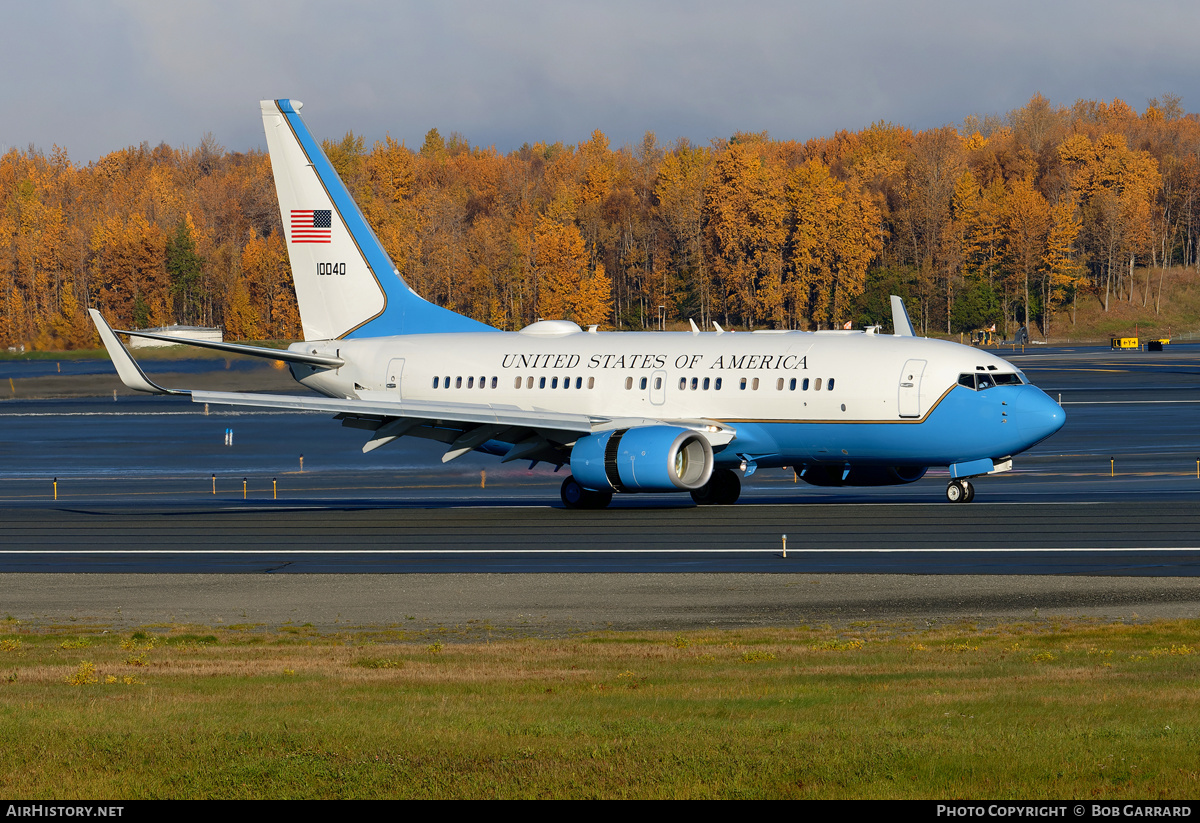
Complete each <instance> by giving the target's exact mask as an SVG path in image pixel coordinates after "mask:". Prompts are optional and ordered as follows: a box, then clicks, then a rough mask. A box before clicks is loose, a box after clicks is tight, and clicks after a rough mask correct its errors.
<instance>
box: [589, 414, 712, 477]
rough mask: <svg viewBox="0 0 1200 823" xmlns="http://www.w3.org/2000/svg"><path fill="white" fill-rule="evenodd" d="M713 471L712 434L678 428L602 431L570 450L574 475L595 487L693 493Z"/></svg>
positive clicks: (661, 427) (660, 427)
mask: <svg viewBox="0 0 1200 823" xmlns="http://www.w3.org/2000/svg"><path fill="white" fill-rule="evenodd" d="M712 470H713V451H712V446H711V445H710V444H709V442H708V440H707V438H705V437H704V435H702V434H700V433H699V432H696V431H692V430H691V429H684V428H680V427H678V426H641V427H638V428H634V429H616V430H614V431H607V432H601V433H600V434H593V435H589V436H587V437H583V438H580V439H579V440H578V441H576V443H575V446H574V448H572V449H571V475H572V476H573V477H574V478H575V479H576V480H577V481H578V482H579V483H580V485H582V486H583V487H584V488H586V489H592V490H594V491H606V490H608V489H615V490H616V491H619V492H678V491H691V490H692V489H698V488H700V487H701V486H703V485H704V484H705V483H707V482H708V478H709V477H710V476H711V475H712Z"/></svg>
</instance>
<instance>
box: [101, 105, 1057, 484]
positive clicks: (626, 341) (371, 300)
mask: <svg viewBox="0 0 1200 823" xmlns="http://www.w3.org/2000/svg"><path fill="white" fill-rule="evenodd" d="M300 107H301V104H300V103H298V102H295V101H291V100H286V99H281V100H264V101H262V104H261V109H262V117H263V125H264V129H265V132H266V137H267V146H268V149H269V152H270V156H271V166H272V172H273V174H274V178H275V186H276V192H277V194H278V196H279V205H280V209H281V212H282V217H283V228H284V234H285V238H286V241H287V248H288V255H289V258H290V260H291V265H292V279H293V283H294V285H295V290H296V298H297V303H298V305H299V309H300V317H301V322H302V325H303V328H304V338H305V339H304V342H302V343H296V344H293V345H292V346H291V347H290V348H289V349H288V351H286V352H279V351H276V350H270V349H259V348H255V347H252V346H244V345H238V344H228V343H200V342H195V341H182V340H180V341H175V342H185V343H187V342H190V344H192V345H203V346H207V347H210V348H217V349H223V350H227V351H236V352H241V353H244V354H250V355H254V356H261V357H270V358H273V359H283V360H285V361H287V362H288V363H289V366H290V367H291V369H292V373H293V375H294V376H295V377H296V379H297V380H299V381H300V382H301V383H302V384H303V385H305V386H307V387H308V388H310V389H313V390H314V391H315V392H317V394H318V395H319V396H316V395H305V396H299V395H297V396H281V395H265V394H242V393H230V392H204V391H188V390H175V389H164V388H162V387H160V386H157V385H156V384H154V383H153V382H152V381H150V380H149V378H147V377H146V375H145V374H144V373H143V372H142V371H141V369H140V368H139V367H138V366H137V364H136V363H134V362H133V360H132V358H131V357H130V356H129V354H128V352H127V351H126V350H125V349H124V347H123V346H122V344H121V343H120V341H119V339H118V338H117V337H116V335H115V334H114V333H113V330H112V329H111V328H109V326H108V324H107V323H106V322H105V321H104V319H103V318H102V317H101V316H100V314H99V312H97V311H95V310H92V312H91V313H92V317H93V318H94V319H95V321H96V325H97V328H98V330H99V331H100V334H101V337H102V339H103V340H104V343H105V346H106V347H107V348H108V350H109V352H110V354H111V356H112V358H113V361H114V363H115V365H116V367H117V371H118V373H119V374H120V376H121V379H122V380H123V381H124V382H125V383H126V384H127V385H129V386H131V387H132V388H135V389H137V390H139V391H147V392H159V393H171V394H189V395H191V397H192V399H193V400H194V401H196V402H205V403H228V404H236V405H249V406H260V407H268V408H287V409H310V410H321V411H328V412H332V413H334V414H335V415H336V416H337V419H339V420H340V421H341V423H342V425H344V426H351V427H354V428H359V429H362V430H364V431H367V432H369V433H370V438H369V439H368V441H367V443H366V445H364V447H363V450H364V451H370V450H372V449H375V448H378V447H380V446H383V445H387V444H388V443H390V442H392V441H394V440H396V439H398V438H400V437H421V438H426V439H432V440H436V441H440V442H442V443H445V444H446V451H445V453H444V456H443V461H447V460H453V459H455V458H456V457H458V456H460V455H462V454H466V453H467V452H470V451H482V452H486V453H489V454H494V455H498V456H500V458H501V459H502V460H503V461H510V460H518V459H521V460H530V461H533V462H534V463H536V462H539V461H544V462H549V463H552V464H554V465H556V466H563V465H569V466H570V469H571V476H569V477H567V479H566V480H565V481H564V483H563V488H562V498H563V501H564V503H565V504H566V505H568V506H571V507H599V506H604V505H607V504H608V502H609V501H610V500H611V497H612V495H613V493H614V492H618V493H619V492H680V491H687V492H690V493H691V494H692V497H693V498H694V499H696V501H697V502H699V503H731V502H734V501H735V500H736V499H737V496H738V489H739V487H740V480H739V477H738V474H737V471H739V470H740V471H741V472H743V473H744V475H749V474H750V473H752V472H753V471H755V470H756V469H757V468H759V467H763V468H767V467H781V466H787V467H792V468H794V469H795V471H796V473H797V475H798V476H799V477H801V478H803V479H804V480H805V481H807V482H809V483H813V484H816V485H890V484H896V483H908V482H913V481H914V480H917V479H919V478H920V477H921V476H922V475H923V474H924V473H925V469H926V468H927V467H929V466H948V467H949V469H950V474H951V478H952V480H951V482H950V484H949V486H948V488H947V497H948V498H949V499H950V500H952V501H970V499H971V498H972V497H973V495H974V491H973V489H972V487H971V485H970V483H969V481H968V480H967V478H970V477H973V476H977V475H984V474H991V473H995V472H998V471H1004V470H1007V469H1008V468H1010V467H1011V458H1012V456H1013V455H1015V454H1018V453H1020V452H1022V451H1024V450H1025V449H1028V448H1029V447H1030V446H1032V445H1034V444H1035V443H1037V442H1039V441H1041V440H1043V439H1044V438H1046V437H1048V436H1050V435H1051V434H1053V433H1054V432H1055V431H1057V430H1058V429H1059V428H1061V427H1062V425H1063V422H1064V419H1065V417H1064V414H1063V411H1062V409H1061V408H1060V407H1059V405H1058V404H1057V403H1055V402H1054V401H1052V400H1051V399H1050V398H1049V397H1047V396H1046V395H1045V394H1044V393H1043V392H1041V391H1040V390H1039V389H1037V388H1036V387H1034V386H1032V385H1029V383H1028V381H1026V380H1025V378H1024V376H1023V375H1022V374H1021V372H1020V371H1019V370H1018V369H1016V368H1014V367H1013V366H1012V365H1011V364H1009V363H1007V362H1006V361H1004V360H1002V359H1000V358H999V357H996V356H994V355H992V354H989V353H987V352H984V351H981V350H977V349H974V348H969V347H965V346H961V345H957V344H954V343H949V342H944V341H939V340H930V339H926V338H920V337H916V336H915V335H914V334H913V331H912V325H911V323H910V322H909V319H908V316H907V313H906V312H905V310H904V308H903V303H902V301H900V299H899V298H897V297H893V298H892V311H893V323H894V325H895V328H896V334H880V333H878V329H877V328H876V327H872V328H868V329H866V330H862V331H825V332H750V333H742V332H737V333H735V332H724V331H721V330H719V329H718V330H717V331H715V332H700V331H699V330H696V329H695V328H694V327H693V331H692V332H691V333H688V332H671V333H665V332H657V333H630V332H624V333H600V332H596V330H595V329H594V328H593V329H589V330H587V331H584V330H582V329H581V328H580V327H579V326H577V325H575V324H574V323H572V322H569V321H565V320H543V321H540V322H537V323H534V324H533V325H531V326H528V327H527V328H525V329H522V330H521V331H519V332H502V331H499V330H497V329H494V328H491V327H490V326H487V325H485V324H483V323H480V322H478V321H476V320H473V319H471V318H468V317H464V316H462V315H459V314H456V313H454V312H452V311H449V310H447V309H444V308H441V307H439V306H435V305H433V304H431V303H428V302H427V301H425V300H423V299H422V298H421V297H420V296H419V295H417V294H416V293H415V292H413V291H412V290H411V289H410V288H409V287H408V285H407V284H406V283H405V282H404V280H403V278H402V277H401V276H400V273H399V272H398V271H397V270H396V268H395V267H394V265H393V264H392V261H391V260H390V259H389V258H388V256H387V253H386V252H385V251H384V249H383V247H382V245H381V244H380V243H379V241H378V239H377V238H376V237H375V234H374V232H373V231H372V230H371V228H370V226H369V225H368V224H367V222H366V219H365V218H364V217H363V215H362V213H361V212H360V211H359V209H358V207H357V206H356V204H355V203H354V201H353V200H352V198H351V197H350V194H349V192H348V191H347V190H346V188H345V186H344V185H343V183H342V181H341V180H340V179H339V178H338V176H337V174H336V172H335V171H334V169H333V167H332V165H331V164H330V163H329V160H328V158H326V157H325V155H324V153H323V152H322V151H321V148H320V145H319V143H318V142H317V140H316V139H315V138H314V137H313V136H312V134H311V133H310V132H309V130H308V128H307V126H306V125H305V124H304V121H303V120H302V119H301V118H300ZM714 325H715V324H714ZM130 333H132V334H137V335H141V336H148V337H159V338H162V337H163V336H162V335H157V334H151V333H146V332H130ZM167 339H171V338H167Z"/></svg>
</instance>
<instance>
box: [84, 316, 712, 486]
mask: <svg viewBox="0 0 1200 823" xmlns="http://www.w3.org/2000/svg"><path fill="white" fill-rule="evenodd" d="M90 313H91V315H92V318H93V320H95V323H96V329H97V331H99V333H100V338H101V340H102V341H103V342H104V346H105V348H106V349H108V353H109V356H110V357H111V358H112V361H113V364H114V365H115V366H116V368H117V374H118V376H119V377H120V378H121V381H122V382H123V383H124V384H125V385H126V386H128V387H129V388H131V389H134V390H135V391H141V392H147V393H150V394H174V395H188V396H190V397H191V398H192V402H194V403H212V404H215V405H229V406H252V407H255V408H265V409H286V410H292V411H317V412H330V413H332V414H334V415H336V418H337V419H339V420H341V421H342V425H343V426H348V427H351V428H357V429H364V430H366V431H369V432H371V433H372V434H371V439H369V440H368V441H367V443H366V444H365V445H364V446H363V451H364V452H369V451H373V450H374V449H377V448H379V447H380V446H383V445H386V444H387V443H390V442H392V441H393V440H395V439H397V438H399V437H403V436H405V435H410V436H414V437H420V438H424V439H430V440H438V441H441V442H443V443H446V444H448V446H449V447H448V448H447V450H446V453H445V454H444V455H443V456H442V461H443V462H446V461H449V460H453V459H454V458H456V457H459V456H461V455H463V454H466V453H467V452H469V451H472V450H474V449H480V450H482V451H486V452H489V453H492V454H498V455H501V456H503V461H502V462H505V461H509V460H517V459H530V460H534V461H535V462H536V461H539V460H541V461H545V462H549V463H556V464H562V463H564V462H566V460H567V459H568V458H569V455H570V448H569V447H570V446H571V445H572V444H573V443H574V442H575V441H576V440H578V439H579V438H580V437H583V436H587V435H590V434H593V433H595V432H597V431H604V430H608V429H616V428H636V427H639V426H647V425H657V424H660V423H664V422H671V421H662V420H646V419H641V418H637V419H624V418H620V419H617V418H612V417H603V416H596V415H587V414H572V413H568V412H555V411H548V410H543V409H536V408H534V409H528V408H520V407H518V406H512V405H504V404H490V403H451V402H438V401H428V400H403V399H401V398H400V397H398V396H396V395H395V394H394V393H392V392H382V391H371V392H364V393H363V396H360V397H358V398H336V397H320V396H315V395H289V394H261V393H252V392H219V391H200V390H194V389H171V388H166V387H163V386H160V385H158V384H157V383H155V382H153V381H152V380H150V378H149V377H147V376H146V373H145V372H144V371H142V369H141V367H140V366H138V364H137V362H136V361H134V359H133V357H132V356H131V355H130V354H129V351H128V350H127V349H126V348H125V346H124V344H122V343H121V341H120V339H119V338H118V337H117V335H116V332H115V330H114V329H113V328H112V327H110V326H109V325H108V323H107V322H105V320H104V318H103V317H101V316H100V313H99V312H97V311H96V310H94V309H92V310H91V312H90ZM125 333H126V334H129V333H130V332H125ZM145 336H151V335H145ZM157 336H159V337H162V335H157ZM169 339H171V341H172V342H180V343H185V344H194V341H190V340H178V341H177V340H176V339H175V338H169ZM209 348H217V347H216V346H213V345H210V346H209ZM222 348H224V349H225V350H227V351H231V352H236V353H239V354H252V355H255V356H269V354H268V353H274V352H275V350H260V349H257V348H255V347H249V346H238V345H236V344H224V345H223V346H222ZM239 349H249V351H240V350H239ZM283 354H285V355H287V354H292V355H293V358H294V359H295V360H298V361H299V362H312V360H315V358H312V359H304V360H300V358H301V357H307V356H306V355H302V354H298V353H291V352H283ZM339 362H340V360H339ZM675 425H681V426H684V427H686V428H694V429H696V430H698V431H702V432H704V434H705V436H706V437H707V438H708V439H709V440H710V442H712V444H713V445H724V444H726V443H728V442H729V441H731V440H732V439H733V438H734V437H736V432H735V431H734V430H733V429H731V428H729V427H728V426H724V425H722V424H719V423H716V422H714V421H710V420H688V421H676V422H675Z"/></svg>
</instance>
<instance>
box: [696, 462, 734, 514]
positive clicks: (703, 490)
mask: <svg viewBox="0 0 1200 823" xmlns="http://www.w3.org/2000/svg"><path fill="white" fill-rule="evenodd" d="M741 494H742V481H741V480H739V479H738V476H737V472H735V471H734V470H733V469H713V473H712V476H711V477H709V478H708V482H707V483H705V484H704V485H703V486H701V487H700V488H698V489H693V490H692V500H694V501H695V502H696V505H697V506H732V505H733V504H734V503H736V502H737V499H738V497H740V496H741Z"/></svg>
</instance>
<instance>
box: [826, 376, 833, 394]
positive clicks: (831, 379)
mask: <svg viewBox="0 0 1200 823" xmlns="http://www.w3.org/2000/svg"><path fill="white" fill-rule="evenodd" d="M825 391H833V378H832V377H831V378H829V385H827V386H826V387H825Z"/></svg>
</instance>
